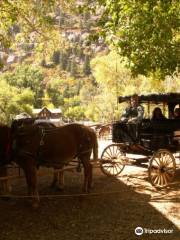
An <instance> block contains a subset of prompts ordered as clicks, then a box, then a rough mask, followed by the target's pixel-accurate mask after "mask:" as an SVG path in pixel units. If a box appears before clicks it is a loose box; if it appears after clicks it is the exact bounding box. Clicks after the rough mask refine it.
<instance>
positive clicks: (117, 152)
mask: <svg viewBox="0 0 180 240" xmlns="http://www.w3.org/2000/svg"><path fill="white" fill-rule="evenodd" d="M124 157H125V153H124V152H122V150H121V147H120V145H118V144H111V145H109V146H107V147H106V148H105V149H104V151H103V152H102V155H101V161H100V168H101V170H102V172H103V173H104V174H105V175H107V176H117V175H118V174H120V173H121V172H122V170H123V169H124V166H125V165H124V161H123V160H124Z"/></svg>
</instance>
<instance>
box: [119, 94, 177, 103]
mask: <svg viewBox="0 0 180 240" xmlns="http://www.w3.org/2000/svg"><path fill="white" fill-rule="evenodd" d="M132 96H133V95H128V96H120V97H118V102H119V103H122V102H126V101H128V100H130V98H131V97H132ZM139 101H140V102H141V103H147V102H152V103H156V104H157V103H167V104H171V103H174V104H178V103H180V93H153V94H148V95H139Z"/></svg>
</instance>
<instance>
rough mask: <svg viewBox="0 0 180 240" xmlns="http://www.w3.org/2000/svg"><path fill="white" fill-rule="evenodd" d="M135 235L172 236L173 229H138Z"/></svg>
mask: <svg viewBox="0 0 180 240" xmlns="http://www.w3.org/2000/svg"><path fill="white" fill-rule="evenodd" d="M134 232H135V234H136V235H138V236H140V235H142V234H170V233H173V229H165V228H164V229H149V228H144V229H143V228H142V227H136V228H135V230H134Z"/></svg>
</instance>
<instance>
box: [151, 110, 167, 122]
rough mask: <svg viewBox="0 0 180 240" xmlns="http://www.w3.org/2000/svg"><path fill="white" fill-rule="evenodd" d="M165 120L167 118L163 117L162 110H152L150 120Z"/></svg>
mask: <svg viewBox="0 0 180 240" xmlns="http://www.w3.org/2000/svg"><path fill="white" fill-rule="evenodd" d="M165 119H167V118H166V117H165V116H164V115H163V113H162V110H161V109H160V108H159V107H156V108H155V109H154V110H153V113H152V118H151V120H155V121H156V120H165Z"/></svg>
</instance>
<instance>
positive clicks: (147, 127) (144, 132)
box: [140, 119, 180, 149]
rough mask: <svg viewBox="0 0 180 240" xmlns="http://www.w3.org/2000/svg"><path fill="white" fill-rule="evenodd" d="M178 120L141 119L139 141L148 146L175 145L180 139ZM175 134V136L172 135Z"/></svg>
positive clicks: (179, 121) (179, 123) (179, 122)
mask: <svg viewBox="0 0 180 240" xmlns="http://www.w3.org/2000/svg"><path fill="white" fill-rule="evenodd" d="M178 130H180V120H177V119H164V120H160V121H158V120H157V121H155V120H153V121H151V120H150V119H143V121H142V125H141V131H140V141H141V143H142V144H143V145H144V146H145V145H146V147H149V148H153V149H154V148H163V147H167V146H170V145H173V146H174V145H177V143H178V142H177V140H178V141H180V131H178ZM174 135H175V137H174Z"/></svg>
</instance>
